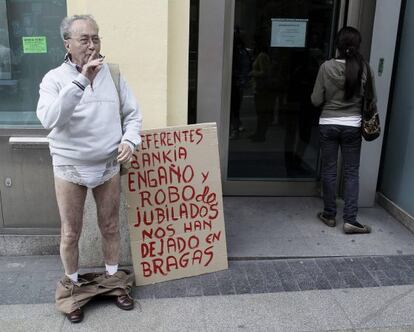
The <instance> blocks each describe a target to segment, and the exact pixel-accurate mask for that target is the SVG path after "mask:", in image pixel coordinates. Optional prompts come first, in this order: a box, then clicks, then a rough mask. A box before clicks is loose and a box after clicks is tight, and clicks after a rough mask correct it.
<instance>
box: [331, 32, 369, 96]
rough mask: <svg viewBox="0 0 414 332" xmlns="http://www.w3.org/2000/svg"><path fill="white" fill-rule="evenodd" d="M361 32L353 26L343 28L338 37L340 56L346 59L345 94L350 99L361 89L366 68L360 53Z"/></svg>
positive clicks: (337, 46) (337, 45)
mask: <svg viewBox="0 0 414 332" xmlns="http://www.w3.org/2000/svg"><path fill="white" fill-rule="evenodd" d="M360 45H361V34H360V32H359V31H358V30H357V29H355V28H353V27H344V28H342V29H341V30H340V31H339V32H338V35H337V37H336V48H337V49H338V53H339V58H340V59H345V60H346V61H345V95H344V99H345V100H349V99H351V98H352V97H353V96H355V95H356V94H357V93H358V92H359V91H360V89H361V77H362V71H363V68H364V58H363V57H362V55H361V53H359V46H360Z"/></svg>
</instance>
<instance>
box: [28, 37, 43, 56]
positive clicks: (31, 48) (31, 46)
mask: <svg viewBox="0 0 414 332" xmlns="http://www.w3.org/2000/svg"><path fill="white" fill-rule="evenodd" d="M22 39H23V53H47V44H46V37H45V36H38V37H22Z"/></svg>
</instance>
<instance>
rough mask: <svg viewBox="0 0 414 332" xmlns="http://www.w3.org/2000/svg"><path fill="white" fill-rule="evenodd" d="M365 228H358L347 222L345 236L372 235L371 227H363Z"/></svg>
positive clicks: (344, 227)
mask: <svg viewBox="0 0 414 332" xmlns="http://www.w3.org/2000/svg"><path fill="white" fill-rule="evenodd" d="M361 226H363V227H358V226H356V225H353V224H351V223H348V222H345V223H344V226H343V229H344V233H345V234H368V233H371V227H370V226H368V225H361Z"/></svg>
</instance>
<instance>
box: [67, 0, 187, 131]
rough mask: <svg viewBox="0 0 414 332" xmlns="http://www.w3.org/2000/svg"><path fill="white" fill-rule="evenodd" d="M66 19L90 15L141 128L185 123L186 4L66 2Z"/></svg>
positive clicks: (171, 0)
mask: <svg viewBox="0 0 414 332" xmlns="http://www.w3.org/2000/svg"><path fill="white" fill-rule="evenodd" d="M67 7H68V15H73V14H92V15H93V16H94V17H95V19H96V21H97V22H98V24H99V28H100V35H101V36H102V54H105V56H106V61H108V62H115V63H119V65H120V68H121V73H122V75H123V76H124V77H125V78H126V80H127V82H128V84H129V86H130V87H131V88H132V90H133V91H134V93H135V96H136V97H137V99H138V102H139V104H140V107H141V110H142V113H143V117H144V123H143V124H144V128H146V129H148V128H159V127H165V126H167V125H180V124H185V123H186V121H187V99H188V98H187V94H188V83H187V82H188V37H189V36H188V25H189V0H156V1H154V0H122V1H105V0H68V1H67Z"/></svg>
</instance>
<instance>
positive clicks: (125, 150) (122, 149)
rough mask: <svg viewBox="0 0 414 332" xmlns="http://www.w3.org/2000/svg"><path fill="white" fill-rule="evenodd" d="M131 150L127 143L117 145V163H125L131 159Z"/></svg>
mask: <svg viewBox="0 0 414 332" xmlns="http://www.w3.org/2000/svg"><path fill="white" fill-rule="evenodd" d="M132 153H133V151H132V150H131V147H130V146H129V145H128V144H127V143H121V144H119V146H118V157H117V159H116V160H117V161H118V162H119V163H126V162H128V161H130V160H131V158H132Z"/></svg>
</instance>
